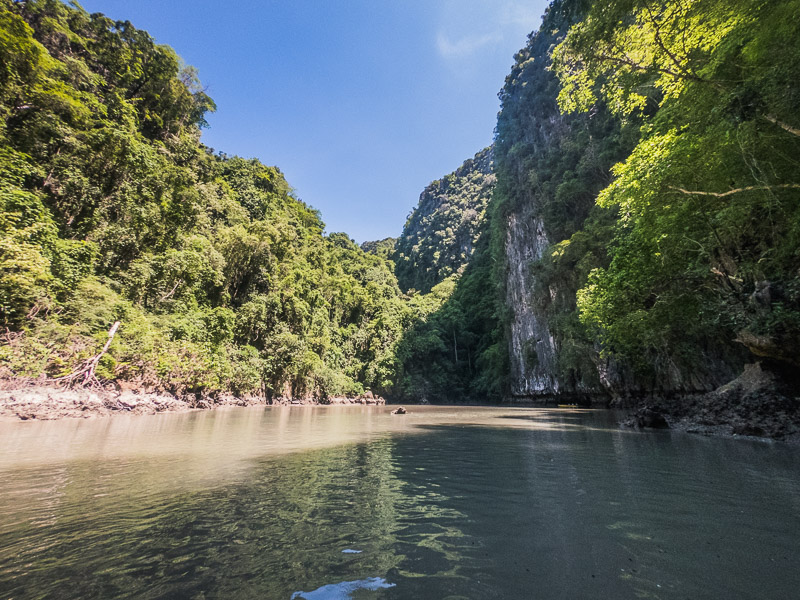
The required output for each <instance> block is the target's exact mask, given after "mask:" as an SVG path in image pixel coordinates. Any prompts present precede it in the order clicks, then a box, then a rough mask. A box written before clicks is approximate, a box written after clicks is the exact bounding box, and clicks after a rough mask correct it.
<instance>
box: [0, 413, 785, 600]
mask: <svg viewBox="0 0 800 600" xmlns="http://www.w3.org/2000/svg"><path fill="white" fill-rule="evenodd" d="M389 411H390V408H367V407H352V408H346V407H332V408H305V407H292V408H266V409H264V408H249V409H231V410H225V411H215V412H199V413H188V414H175V415H157V416H152V417H128V418H126V417H118V418H114V419H104V420H95V421H76V420H66V421H59V422H45V423H0V598H2V599H6V598H14V599H22V598H76V599H77V598H197V599H201V598H203V599H211V598H219V599H228V598H242V599H244V598H248V599H249V598H259V599H264V598H267V599H268V598H281V599H286V600H289V598H292V597H294V598H298V599H300V598H305V599H307V600H320V599H323V600H324V599H333V598H355V599H357V598H437V599H438V598H450V599H455V598H570V599H573V598H795V597H798V594H799V593H800V449H797V448H790V447H787V446H783V445H781V444H770V443H763V442H752V441H741V440H727V439H713V438H702V437H694V436H690V435H686V434H678V433H673V434H670V433H648V434H642V433H637V432H631V431H624V430H619V429H618V428H617V427H616V424H615V420H614V415H613V414H612V413H607V412H591V411H585V412H584V411H569V410H537V409H511V408H509V409H496V408H434V407H412V410H411V413H410V414H408V415H405V416H392V415H390V414H389Z"/></svg>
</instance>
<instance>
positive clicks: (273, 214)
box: [0, 0, 407, 398]
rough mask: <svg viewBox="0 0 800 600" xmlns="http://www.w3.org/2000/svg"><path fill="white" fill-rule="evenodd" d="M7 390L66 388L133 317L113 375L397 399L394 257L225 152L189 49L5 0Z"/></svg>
mask: <svg viewBox="0 0 800 600" xmlns="http://www.w3.org/2000/svg"><path fill="white" fill-rule="evenodd" d="M0 65H2V66H0V122H1V123H2V128H1V129H0V232H1V233H2V238H1V239H0V273H1V274H2V277H0V324H2V327H3V329H4V331H5V335H4V336H3V342H2V345H0V368H2V375H3V376H4V377H34V378H36V377H47V378H50V379H57V378H59V377H62V376H65V375H68V374H70V373H72V372H74V370H75V369H78V368H79V366H80V365H82V364H83V361H84V360H86V359H87V357H90V356H93V355H94V354H95V353H96V352H97V351H98V349H99V347H100V346H102V344H103V342H104V341H105V340H106V339H107V335H108V331H109V328H110V327H111V325H112V324H113V323H114V322H115V321H120V322H121V327H120V328H119V332H118V333H117V335H116V336H115V337H114V339H113V342H112V345H111V347H110V349H109V351H108V352H107V353H106V354H105V355H104V356H103V358H102V361H101V362H100V364H99V365H98V366H97V369H96V375H97V377H98V378H100V379H101V380H129V381H133V382H137V383H138V384H139V385H141V386H143V387H145V388H147V389H165V390H168V391H173V392H175V393H185V392H189V393H201V392H205V393H214V392H219V391H230V392H234V393H236V394H240V395H246V394H259V395H260V394H263V395H265V396H267V397H272V396H276V395H287V396H289V395H291V396H306V395H314V396H317V397H322V398H324V397H326V396H328V395H343V394H348V395H353V394H360V393H363V392H364V391H365V390H366V389H375V390H384V389H386V388H388V387H390V386H391V385H392V383H393V379H392V378H393V373H394V370H395V369H394V363H393V361H394V358H393V348H394V345H395V343H396V342H397V340H398V338H399V335H400V331H401V329H402V327H403V321H404V319H406V318H407V312H406V309H405V308H404V304H403V303H402V301H401V299H400V290H399V288H398V286H397V282H396V280H395V277H394V275H393V274H392V272H391V268H390V265H389V263H388V262H387V261H386V260H384V259H382V258H380V257H377V256H373V255H370V254H366V253H364V252H363V251H361V250H360V249H359V248H358V247H357V246H356V245H355V243H354V242H353V241H352V240H350V239H349V238H348V236H346V235H344V234H331V235H328V236H325V235H323V229H324V224H323V223H322V221H321V220H320V216H319V214H318V213H317V212H316V211H315V210H314V209H312V208H310V207H309V206H307V205H305V204H304V203H303V202H301V201H300V200H298V199H297V198H296V197H295V196H294V195H293V193H292V190H291V188H290V186H289V185H288V183H287V182H286V180H285V179H284V177H283V175H282V174H281V172H280V170H279V169H277V168H275V167H268V166H265V165H263V164H261V163H259V162H258V161H257V160H245V159H241V158H236V157H227V156H225V155H222V154H219V155H213V154H211V152H210V151H209V150H208V149H207V148H205V147H204V146H203V145H202V143H200V141H199V140H200V132H201V129H202V127H203V126H204V125H205V120H204V115H205V114H206V113H207V112H208V111H210V110H214V103H213V101H212V100H211V99H210V98H209V97H208V96H207V95H206V94H205V93H204V92H203V91H202V87H201V86H200V84H199V82H198V79H197V75H196V73H195V72H194V70H193V69H191V68H190V67H183V66H182V65H181V61H180V60H179V58H178V56H177V55H176V54H175V52H174V51H173V50H172V49H171V48H168V47H166V46H160V45H156V44H155V43H154V42H153V40H152V38H151V37H150V36H149V35H148V34H147V33H146V32H144V31H141V30H138V29H136V28H135V27H134V26H133V25H132V24H130V23H127V22H114V21H111V20H109V19H108V18H106V17H104V16H103V15H100V14H93V15H89V14H87V13H86V12H85V11H83V10H81V9H80V8H77V7H69V6H66V5H65V4H63V3H62V2H60V1H58V0H30V1H26V2H11V1H10V0H2V2H1V3H0Z"/></svg>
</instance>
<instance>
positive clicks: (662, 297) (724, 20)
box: [398, 0, 800, 403]
mask: <svg viewBox="0 0 800 600" xmlns="http://www.w3.org/2000/svg"><path fill="white" fill-rule="evenodd" d="M797 14H800V5H798V3H797V2H791V1H780V2H771V3H764V2H760V1H755V0H753V1H743V2H735V3H730V2H720V1H716V0H695V1H692V2H684V3H656V4H653V3H650V2H644V1H640V0H631V1H625V2H623V1H620V2H613V3H611V4H610V5H608V3H593V2H590V1H588V0H556V1H555V2H553V3H552V5H551V6H550V8H549V9H548V11H547V13H546V15H545V17H544V21H543V24H542V26H541V28H540V29H539V30H538V31H537V32H534V33H533V34H531V36H530V38H529V41H528V45H527V46H526V47H525V48H523V49H522V50H521V51H520V52H519V53H518V54H517V56H516V64H515V65H514V67H513V68H512V72H511V74H510V75H509V76H508V77H507V79H506V84H505V86H504V88H503V90H502V91H501V92H500V99H501V104H502V106H501V112H500V114H499V117H498V124H497V129H496V138H495V145H494V171H495V174H496V180H497V181H496V187H495V190H494V193H493V197H492V199H491V201H490V202H489V205H488V208H487V223H488V226H487V228H486V231H485V234H484V236H483V237H482V238H481V242H480V243H479V244H478V245H477V250H476V252H475V254H474V255H473V257H472V264H471V265H470V267H468V268H467V270H466V271H465V272H464V276H463V277H462V278H461V279H460V280H455V281H454V282H453V287H452V289H451V290H448V291H447V294H448V298H449V299H448V300H447V301H443V303H442V307H441V309H440V310H438V311H434V312H433V313H432V314H431V315H430V316H429V317H427V318H426V319H425V320H424V321H423V322H421V323H418V324H417V326H416V327H415V329H414V330H413V331H412V334H411V335H408V336H406V338H405V339H404V343H405V344H410V345H411V346H412V349H411V350H409V353H408V354H407V355H406V356H404V357H403V360H402V362H403V364H404V365H406V367H407V368H410V370H411V371H412V372H413V373H414V376H415V377H414V378H415V379H416V383H415V385H414V386H412V387H414V388H415V389H417V390H435V393H436V394H441V395H445V396H447V395H449V396H451V397H458V396H460V395H463V394H475V395H476V396H478V397H479V398H486V397H496V398H501V397H502V398H516V399H518V400H523V401H534V402H546V401H553V400H556V399H565V400H568V401H578V402H600V403H606V402H608V401H609V399H612V398H616V399H618V400H622V401H630V400H635V399H636V398H647V397H653V396H654V395H656V396H662V397H671V396H674V395H676V394H677V395H678V396H680V397H689V396H696V395H697V394H704V393H707V392H710V391H712V390H714V389H716V388H718V387H719V386H721V385H723V384H726V383H728V382H730V381H732V380H734V379H735V378H736V377H737V375H739V374H740V373H742V371H743V369H744V366H745V364H755V365H757V369H758V370H759V371H758V372H763V373H766V375H764V376H761V380H762V383H763V382H764V381H766V382H767V383H768V387H770V391H769V392H768V393H772V392H775V391H776V390H777V392H778V395H781V394H784V393H787V394H789V396H791V395H792V394H791V389H792V386H793V385H795V384H796V381H795V379H794V378H795V376H794V375H793V373H796V372H797V367H798V365H800V348H798V343H800V329H799V328H798V324H800V320H799V317H800V312H799V311H800V296H798V293H797V290H798V289H800V287H798V286H799V285H800V271H799V270H798V265H800V242H799V241H798V240H800V238H798V232H797V228H798V224H800V214H798V210H800V187H798V181H797V178H796V176H795V175H796V160H795V157H796V156H800V152H799V151H800V135H798V123H800V102H798V99H799V98H800V87H799V86H798V85H797V81H798V79H797V75H798V72H797V65H798V64H799V63H798V62H797V60H795V57H796V54H797V48H798V47H800V45H798V41H800V32H799V31H798V24H797V19H795V18H792V17H791V15H797ZM777 57H780V60H779V61H778V60H777ZM412 218H413V217H412ZM402 243H403V242H402V238H401V241H400V242H399V243H398V247H400V245H401V244H402ZM473 268H474V269H473ZM471 270H474V272H471ZM477 314H480V316H481V318H474V319H473V318H471V317H474V316H476V315H477ZM478 339H480V340H482V342H481V343H480V344H477V345H475V346H473V347H474V348H475V349H476V354H475V355H473V354H471V353H469V352H468V351H465V349H466V348H469V347H470V346H471V344H470V342H471V341H473V340H478ZM403 348H404V346H403V345H401V350H402V349H403ZM459 349H460V350H461V353H460V354H458V350H459ZM462 362H463V367H462V366H461V363H462ZM749 373H751V374H752V373H753V371H752V370H751V371H749ZM757 379H758V377H757ZM486 382H490V383H491V385H490V386H487V385H485V383H486ZM751 383H752V382H751ZM747 385H750V384H747ZM747 385H745V384H738V383H733V384H732V386H733V387H731V386H728V387H727V388H725V389H726V390H728V391H727V392H725V393H726V394H727V393H728V392H730V391H731V390H734V391H735V390H737V389H738V390H739V392H737V393H745V392H747V389H745V388H747ZM759 385H760V384H757V385H756V388H759ZM737 386H738V387H737ZM751 388H752V386H751ZM748 389H750V388H748ZM780 390H783V391H782V392H781V391H780ZM750 391H751V392H752V389H750ZM762 392H763V390H759V391H756V392H755V394H756V395H757V396H758V395H759V394H762ZM762 395H763V394H762ZM751 398H752V397H751ZM626 399H627V400H626Z"/></svg>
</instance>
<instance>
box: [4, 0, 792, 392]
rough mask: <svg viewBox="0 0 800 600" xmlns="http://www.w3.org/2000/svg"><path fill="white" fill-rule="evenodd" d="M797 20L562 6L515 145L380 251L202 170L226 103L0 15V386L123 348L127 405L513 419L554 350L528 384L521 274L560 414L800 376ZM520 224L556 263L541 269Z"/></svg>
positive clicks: (503, 131) (460, 181) (68, 21)
mask: <svg viewBox="0 0 800 600" xmlns="http://www.w3.org/2000/svg"><path fill="white" fill-rule="evenodd" d="M797 14H800V2H799V1H798V0H774V1H771V2H765V1H764V0H736V1H735V2H731V1H726V0H686V1H684V2H655V3H654V2H647V1H645V0H616V1H615V2H610V3H609V2H605V3H599V2H597V3H593V2H590V1H589V0H555V1H554V2H553V3H552V5H551V7H550V8H549V10H548V12H547V14H546V15H545V19H544V23H543V25H542V28H541V29H540V30H539V32H537V33H534V34H531V36H530V37H529V40H528V44H527V45H526V47H525V48H523V49H522V50H521V51H520V52H519V53H518V54H517V55H516V57H515V58H516V64H515V65H514V67H513V68H512V71H511V73H510V75H509V76H508V77H507V79H506V82H505V86H504V87H503V90H502V91H501V93H500V99H501V102H502V108H501V112H500V115H499V118H498V125H497V134H496V140H495V144H494V145H493V146H492V147H490V148H487V149H485V150H483V151H481V152H479V153H478V154H477V155H476V156H475V158H473V159H470V160H468V161H466V162H465V163H464V165H463V166H462V167H461V168H459V169H458V170H457V171H455V172H454V173H452V174H450V175H448V176H446V177H444V178H443V179H441V180H439V181H436V182H434V183H432V184H431V185H430V186H428V188H426V189H425V190H424V191H423V193H422V195H421V197H420V202H419V205H418V207H417V208H416V209H415V210H414V212H413V213H412V214H411V215H410V216H409V219H408V221H407V223H406V225H405V227H404V230H403V234H402V235H401V236H400V237H399V238H397V239H394V238H387V239H385V240H381V241H378V242H368V243H365V244H363V245H362V247H361V248H359V247H358V246H357V245H356V244H355V243H354V242H353V241H352V240H351V239H350V238H349V237H348V236H347V235H345V234H341V233H333V234H330V235H325V234H324V224H323V223H322V221H321V220H320V216H319V214H318V213H317V212H316V211H315V210H314V209H312V208H311V207H309V206H307V205H306V204H304V203H303V202H302V201H300V200H299V199H298V198H297V197H296V196H295V195H294V194H293V192H292V190H291V188H290V186H289V185H288V183H287V182H286V180H285V179H284V177H283V175H282V174H281V172H280V170H279V169H277V168H275V167H268V166H265V165H263V164H261V163H260V162H258V161H257V160H246V159H243V158H238V157H228V156H226V155H224V154H217V155H215V154H213V153H212V152H211V151H210V150H209V149H208V148H206V147H204V146H203V145H202V144H201V143H200V132H201V130H202V128H203V127H204V126H205V125H206V122H205V118H204V116H205V115H206V114H207V113H208V112H209V111H212V110H214V103H213V101H212V100H211V99H210V98H209V97H208V96H207V95H206V94H205V93H204V92H203V89H202V87H201V85H200V83H199V81H198V78H197V75H196V73H195V72H194V70H193V69H192V68H191V67H186V66H184V65H182V63H181V61H180V59H179V58H178V56H177V55H176V54H175V53H174V51H173V50H172V49H170V48H168V47H165V46H159V45H156V44H155V43H154V42H153V40H152V39H151V38H150V36H149V35H148V34H147V33H145V32H143V31H140V30H137V29H136V28H135V27H133V26H132V25H131V24H130V23H127V22H124V23H121V22H113V21H111V20H109V19H107V18H106V17H104V16H102V15H99V14H98V15H89V14H87V13H86V12H85V11H83V10H82V9H81V8H80V7H78V6H77V5H71V6H67V5H65V4H63V3H62V2H60V1H59V0H27V1H25V2H13V1H12V0H0V234H1V235H0V325H2V327H3V329H4V334H3V336H2V341H0V376H3V377H31V378H37V377H46V378H51V379H54V378H58V377H62V376H65V375H68V374H70V373H73V372H75V370H76V369H78V368H79V367H80V365H82V364H85V361H86V360H87V359H88V358H90V357H92V356H95V355H97V353H98V351H99V349H100V348H101V347H102V345H103V344H104V343H105V342H106V340H107V339H108V333H109V329H110V327H111V326H112V324H113V323H114V322H116V321H121V323H122V325H121V328H120V329H119V332H118V333H117V335H116V336H114V338H113V340H112V341H111V345H110V347H109V350H108V352H107V353H105V354H104V355H103V356H102V359H101V360H100V361H99V363H98V364H97V369H96V374H97V376H98V377H99V378H101V379H103V380H107V381H109V380H118V381H121V380H127V381H132V382H134V383H135V384H137V385H140V386H142V387H146V388H151V389H165V390H169V391H173V392H175V393H194V394H201V393H205V394H214V393H222V392H232V393H235V394H240V395H248V394H258V395H263V396H265V397H268V398H271V397H274V396H305V397H309V396H313V397H318V398H325V397H329V396H334V395H356V394H361V393H364V392H366V391H368V390H372V391H375V392H378V393H382V394H392V395H394V396H395V397H398V398H406V399H412V400H413V399H418V398H429V399H431V400H441V399H450V400H459V399H463V398H467V397H468V398H472V399H476V400H487V399H495V400H498V399H500V398H502V397H503V396H505V395H507V393H508V390H509V373H510V365H511V363H513V361H514V360H523V361H525V363H526V364H528V365H529V366H531V365H532V366H538V365H540V364H544V363H541V362H540V359H541V354H540V353H539V351H538V350H537V347H536V345H535V343H538V342H540V341H542V340H541V339H536V338H531V339H530V340H528V342H529V343H526V344H523V346H524V347H522V348H521V349H518V353H521V354H524V356H522V357H515V356H509V348H510V342H509V339H510V338H513V336H511V335H510V333H509V332H510V331H511V328H512V327H513V326H514V325H513V324H512V318H511V315H512V312H513V311H512V310H511V309H513V308H514V307H509V306H507V305H506V303H507V299H506V298H507V294H508V289H510V288H509V282H510V281H512V280H511V279H510V278H512V277H515V276H517V275H516V274H518V273H525V274H526V275H525V281H532V282H533V283H532V284H531V285H530V289H525V290H523V293H524V295H525V301H526V303H529V304H530V306H532V307H534V308H533V309H532V310H534V311H535V312H536V315H537V317H536V318H540V319H542V320H544V321H546V323H545V330H546V331H547V336H538V337H550V335H551V334H552V338H553V341H552V347H553V352H554V353H555V355H556V357H555V362H554V363H553V365H554V366H553V370H555V371H557V373H554V374H552V375H553V376H555V377H557V378H558V380H559V381H560V382H561V389H562V390H563V389H573V390H583V392H586V391H587V390H589V391H592V390H595V391H602V390H603V389H604V386H606V387H607V386H608V381H607V380H606V381H602V379H603V377H601V375H602V374H601V371H602V370H603V369H604V368H606V367H607V366H608V365H609V364H612V363H613V365H614V369H616V370H617V371H618V372H619V373H623V374H630V373H634V374H635V377H634V379H629V380H628V381H627V382H624V385H629V386H632V385H634V383H632V382H633V381H634V380H635V382H636V383H635V385H637V386H639V388H640V389H641V388H642V387H647V386H648V385H650V386H653V385H662V384H663V385H667V384H664V382H665V381H668V382H674V381H676V380H681V378H683V379H684V380H688V379H691V377H693V376H694V375H689V373H692V372H694V373H696V372H697V371H696V369H695V370H694V371H693V369H694V367H695V366H696V365H698V364H701V365H702V364H707V365H714V366H713V368H715V369H716V368H717V366H719V365H721V368H722V372H724V373H726V374H728V373H732V372H734V371H735V370H736V369H737V368H739V367H740V366H741V364H742V362H743V361H744V360H745V359H746V356H745V355H746V351H745V350H744V348H747V349H749V351H750V353H751V355H752V356H755V357H760V358H762V359H767V360H769V361H774V362H775V363H776V364H784V365H790V366H792V367H796V366H798V365H800V358H798V357H800V271H798V265H799V264H800V201H798V198H800V180H798V178H797V167H798V162H797V157H798V156H800V85H798V83H797V82H798V81H800V32H799V31H798V27H800V26H799V25H798V22H797V19H796V18H795V17H796V15H797ZM778 57H779V60H778ZM515 219H516V222H519V221H520V220H523V221H524V223H523V225H524V226H525V227H528V228H529V229H531V227H529V226H530V225H531V224H532V223H535V224H536V226H535V227H533V229H531V231H533V233H531V234H530V235H532V236H534V237H535V236H539V238H537V239H542V240H544V242H542V243H543V244H544V246H545V247H544V248H543V251H542V252H538V250H537V252H528V253H527V254H525V253H524V252H523V253H517V254H519V255H520V256H522V255H523V254H524V256H522V258H516V259H514V260H516V261H517V262H518V263H521V262H524V263H525V264H511V263H512V259H511V258H509V257H510V256H512V255H514V253H513V252H509V250H514V248H507V247H506V243H507V240H508V239H509V226H510V223H511V222H512V221H513V220H515ZM539 227H540V230H539V229H537V228H539ZM534 230H535V231H534ZM537 231H538V232H539V233H537ZM537 243H538V242H537ZM515 256H516V255H515ZM527 274H530V277H528V276H527ZM529 300H530V302H528V301H529ZM537 335H538V334H537ZM752 356H751V358H752ZM609 361H612V362H611V363H610V362H609ZM547 364H548V365H549V364H550V363H549V362H548V363H547ZM511 366H513V365H511ZM542 368H544V367H542ZM547 368H550V367H549V366H548V367H547ZM709 368H711V366H709ZM658 371H660V373H661V375H659V373H657V372H658ZM664 373H667V375H668V376H667V379H665V378H664V377H663V375H664ZM626 377H627V375H623V376H622V380H625V378H626ZM659 377H660V378H659ZM642 382H645V383H644V384H643V383H642ZM659 382H660V383H659ZM669 385H671V383H669ZM693 385H694V384H693ZM701 385H702V382H701ZM583 392H582V393H583Z"/></svg>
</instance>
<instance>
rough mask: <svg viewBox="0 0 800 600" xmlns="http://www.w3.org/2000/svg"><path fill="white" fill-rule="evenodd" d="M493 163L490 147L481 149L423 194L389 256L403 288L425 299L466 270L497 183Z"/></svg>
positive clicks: (431, 185) (482, 228)
mask: <svg viewBox="0 0 800 600" xmlns="http://www.w3.org/2000/svg"><path fill="white" fill-rule="evenodd" d="M492 161H493V157H492V149H491V147H490V148H484V149H483V150H481V151H480V152H478V154H476V155H475V157H474V158H471V159H469V160H467V161H465V162H464V164H463V165H461V167H459V168H458V169H457V170H456V171H454V172H453V173H450V174H449V175H447V176H446V177H443V178H442V179H439V180H437V181H434V182H433V183H431V184H430V185H429V186H428V187H426V188H425V189H424V190H423V192H422V194H421V195H420V197H419V203H418V204H417V207H416V208H415V209H414V210H413V211H412V213H411V215H410V216H409V217H408V220H407V221H406V224H405V226H404V227H403V233H402V235H401V236H400V237H399V238H398V240H397V243H396V246H395V251H394V254H393V259H394V262H395V273H396V274H397V281H398V283H399V284H400V288H401V289H403V290H404V291H405V290H411V289H414V290H417V291H419V292H422V293H423V294H427V293H428V292H430V291H431V288H432V287H433V286H434V285H436V284H437V283H439V282H441V281H443V280H444V279H446V278H447V277H449V276H450V275H453V274H455V273H461V272H462V271H463V270H464V267H466V265H467V263H468V262H469V260H470V258H471V257H472V253H473V252H474V251H475V243H476V242H477V240H478V237H479V236H480V234H481V233H482V232H483V230H484V221H485V219H486V206H487V204H488V203H489V199H490V198H491V196H492V190H493V189H494V182H495V176H494V170H493V165H492Z"/></svg>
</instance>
